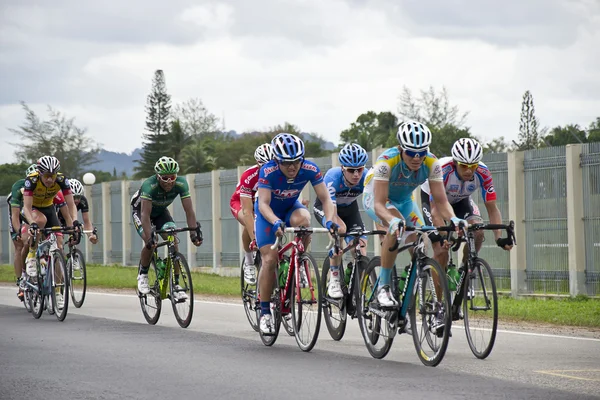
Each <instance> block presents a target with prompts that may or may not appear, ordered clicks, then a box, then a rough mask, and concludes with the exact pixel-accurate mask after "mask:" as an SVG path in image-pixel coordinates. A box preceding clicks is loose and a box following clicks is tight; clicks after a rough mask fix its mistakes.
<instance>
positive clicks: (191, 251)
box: [185, 174, 199, 268]
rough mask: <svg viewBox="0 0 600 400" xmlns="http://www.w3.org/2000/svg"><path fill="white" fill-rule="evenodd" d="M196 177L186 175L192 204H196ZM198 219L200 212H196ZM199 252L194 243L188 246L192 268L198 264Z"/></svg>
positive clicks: (188, 257)
mask: <svg viewBox="0 0 600 400" xmlns="http://www.w3.org/2000/svg"><path fill="white" fill-rule="evenodd" d="M195 179H196V174H187V175H186V176H185V180H186V181H187V184H188V186H189V188H190V199H191V200H192V204H196V191H195V190H194V185H195V183H194V181H195ZM194 210H195V207H194ZM196 220H199V218H198V214H196ZM197 252H198V248H197V247H196V246H194V245H193V244H192V243H190V245H189V246H188V247H187V254H186V257H187V259H188V263H189V266H190V268H191V267H194V266H195V264H196V253H197Z"/></svg>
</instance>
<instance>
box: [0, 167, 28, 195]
mask: <svg viewBox="0 0 600 400" xmlns="http://www.w3.org/2000/svg"><path fill="white" fill-rule="evenodd" d="M29 165H31V164H26V163H18V164H0V195H2V196H7V195H8V194H9V193H10V190H11V189H12V185H13V184H14V183H15V182H16V181H18V180H19V179H24V178H25V171H26V170H27V168H28V167H29Z"/></svg>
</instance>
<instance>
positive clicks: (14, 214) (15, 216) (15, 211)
mask: <svg viewBox="0 0 600 400" xmlns="http://www.w3.org/2000/svg"><path fill="white" fill-rule="evenodd" d="M20 213H21V208H19V207H14V206H12V207H11V208H10V221H11V223H12V226H13V228H14V229H15V232H17V233H19V234H21V231H20V229H19V228H20V227H21V221H20V220H19V214H20Z"/></svg>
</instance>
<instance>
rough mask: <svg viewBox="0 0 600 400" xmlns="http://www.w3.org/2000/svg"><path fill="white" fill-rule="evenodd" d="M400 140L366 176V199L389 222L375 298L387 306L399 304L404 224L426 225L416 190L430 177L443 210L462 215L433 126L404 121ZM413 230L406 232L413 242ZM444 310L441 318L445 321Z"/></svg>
mask: <svg viewBox="0 0 600 400" xmlns="http://www.w3.org/2000/svg"><path fill="white" fill-rule="evenodd" d="M396 137H397V139H398V142H399V143H400V145H399V146H396V147H392V148H391V149H388V150H386V151H385V152H383V154H382V155H381V156H379V158H378V159H377V161H376V162H375V164H374V165H373V167H372V168H371V170H370V171H369V173H368V174H367V177H366V179H365V190H364V195H363V205H364V208H365V211H366V212H367V214H368V215H369V216H370V217H371V218H372V219H373V220H374V221H375V222H376V224H377V225H378V226H379V227H380V229H381V227H385V228H387V231H388V234H387V235H386V236H385V238H384V240H383V242H382V245H381V267H382V268H381V271H380V278H379V287H378V290H377V301H378V302H379V304H380V305H381V306H383V307H396V306H398V305H399V304H398V300H397V299H395V298H394V296H393V294H392V291H391V288H390V284H391V273H392V270H391V268H392V266H393V265H394V261H395V259H396V254H397V253H396V252H395V251H390V250H389V249H390V248H391V247H393V246H394V244H395V242H396V240H397V238H398V237H399V234H400V228H401V227H402V226H405V225H407V226H422V225H423V217H422V215H421V211H420V210H419V207H418V205H417V204H416V203H415V200H414V196H413V191H414V190H415V189H416V188H418V187H419V186H420V185H421V184H422V183H423V182H425V181H426V180H427V179H429V183H430V186H431V194H432V195H433V197H434V198H435V202H436V205H437V206H438V210H439V212H440V214H441V215H442V216H443V217H444V218H445V219H446V220H449V221H450V220H451V221H452V222H453V223H454V224H458V223H459V222H460V221H462V220H459V219H458V218H456V216H455V215H454V211H453V210H452V207H451V206H450V204H449V203H448V199H447V198H446V190H445V189H444V185H443V184H442V168H441V166H440V163H439V161H438V160H437V158H436V157H435V156H434V155H433V154H431V153H430V152H429V145H430V144H431V132H430V131H429V128H427V126H425V125H424V124H421V123H419V122H416V121H407V122H404V123H403V124H402V125H400V127H399V128H398V132H397V134H396ZM414 239H415V235H414V234H411V235H406V237H404V240H406V241H408V242H410V241H412V240H414ZM442 317H443V316H442V315H440V316H438V318H437V320H438V321H440V322H439V323H441V324H442V325H440V326H435V327H434V328H439V327H441V326H443V318H442Z"/></svg>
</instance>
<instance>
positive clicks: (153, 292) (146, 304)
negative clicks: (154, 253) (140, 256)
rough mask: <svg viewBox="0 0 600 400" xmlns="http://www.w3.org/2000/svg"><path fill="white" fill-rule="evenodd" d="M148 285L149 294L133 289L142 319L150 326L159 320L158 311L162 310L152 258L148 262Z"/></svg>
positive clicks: (158, 285) (154, 263) (154, 264)
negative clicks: (142, 315) (137, 299)
mask: <svg viewBox="0 0 600 400" xmlns="http://www.w3.org/2000/svg"><path fill="white" fill-rule="evenodd" d="M148 283H149V285H150V292H149V293H148V294H141V293H140V292H139V291H138V290H137V285H136V288H135V291H136V293H137V294H138V297H139V299H140V307H141V308H142V313H143V314H144V318H146V321H147V322H148V323H149V324H150V325H154V324H156V323H157V322H158V319H159V318H160V311H161V309H162V299H161V297H160V284H159V282H158V278H157V277H156V262H155V261H154V257H153V258H152V261H150V268H149V269H148Z"/></svg>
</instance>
